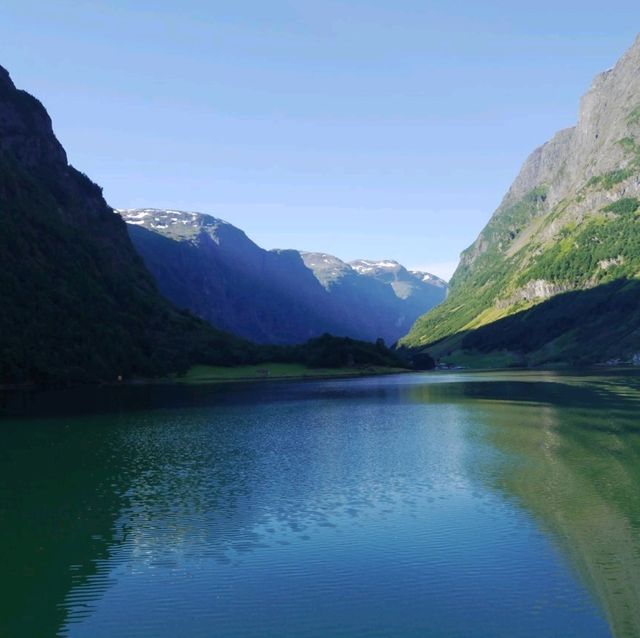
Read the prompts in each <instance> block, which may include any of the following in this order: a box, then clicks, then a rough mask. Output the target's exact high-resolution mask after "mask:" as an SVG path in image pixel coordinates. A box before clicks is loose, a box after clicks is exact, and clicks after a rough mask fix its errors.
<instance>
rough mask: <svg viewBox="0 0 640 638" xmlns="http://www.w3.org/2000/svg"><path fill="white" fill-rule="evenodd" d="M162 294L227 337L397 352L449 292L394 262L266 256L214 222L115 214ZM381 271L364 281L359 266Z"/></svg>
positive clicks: (283, 253)
mask: <svg viewBox="0 0 640 638" xmlns="http://www.w3.org/2000/svg"><path fill="white" fill-rule="evenodd" d="M118 212H119V213H120V215H121V216H122V217H123V219H124V220H125V221H126V222H127V225H128V228H129V235H130V237H131V240H132V242H133V244H134V246H135V247H136V249H137V251H138V252H139V254H140V255H141V256H142V258H143V260H144V262H145V264H146V266H147V267H148V269H149V270H150V271H151V273H152V274H153V275H154V277H155V280H156V282H157V285H158V287H159V289H160V290H161V291H162V292H163V293H164V295H165V296H166V297H167V298H168V299H170V300H171V301H172V302H173V303H174V304H176V305H177V306H178V307H180V308H186V309H189V310H190V311H191V312H193V313H195V314H196V315H198V316H199V317H202V318H203V319H206V320H207V321H209V322H210V323H211V324H213V325H214V326H216V327H218V328H219V329H221V330H226V331H229V332H233V333H234V334H237V335H239V336H241V337H244V338H247V339H251V340H252V341H255V342H258V343H270V344H294V343H301V342H303V341H306V340H308V339H310V338H313V337H317V336H320V335H322V334H324V333H331V334H334V335H337V336H346V337H352V338H354V339H361V340H365V341H375V340H376V339H378V338H383V339H384V340H385V341H386V342H387V343H394V342H395V341H397V339H398V338H400V337H401V336H402V335H403V334H406V332H407V330H408V329H409V328H410V327H411V325H412V324H413V322H414V321H415V320H416V319H417V318H418V317H419V316H420V315H421V314H422V313H424V312H426V311H427V310H428V309H430V308H432V307H433V306H435V305H436V304H437V303H439V302H440V301H442V300H443V299H444V297H445V295H446V289H447V286H446V283H444V282H443V281H442V280H439V279H437V278H436V277H433V276H432V275H427V274H423V273H419V274H417V275H414V274H411V273H409V272H408V271H407V270H406V269H404V268H403V267H402V266H400V265H399V264H396V263H395V262H393V267H392V268H390V269H389V268H387V267H385V266H382V264H389V263H391V262H364V261H362V262H356V263H354V264H347V263H345V262H343V261H341V260H340V259H338V258H336V257H333V256H331V255H327V254H323V253H308V252H300V251H296V250H264V249H263V248H260V247H259V246H258V245H256V244H255V243H254V242H253V241H251V240H250V239H249V238H248V237H247V236H246V235H245V233H244V232H242V231H241V230H239V229H238V228H235V227H234V226H232V225H231V224H229V223H227V222H224V221H222V220H220V219H216V218H214V217H211V216H209V215H203V214H200V213H190V212H182V211H174V210H161V209H133V210H120V211H118ZM365 263H368V264H372V265H373V264H377V265H376V266H375V267H374V268H372V269H371V271H370V272H369V271H367V272H364V271H363V270H362V268H363V266H362V264H365Z"/></svg>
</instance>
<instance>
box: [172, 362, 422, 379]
mask: <svg viewBox="0 0 640 638" xmlns="http://www.w3.org/2000/svg"><path fill="white" fill-rule="evenodd" d="M406 372H410V370H407V369H406V368H392V367H385V366H363V367H358V368H347V367H344V368H310V367H308V366H305V365H303V364H299V363H262V364H259V365H246V366H234V367H222V366H204V365H198V366H194V367H193V368H191V369H190V370H189V371H188V372H187V373H186V374H184V375H174V376H172V377H171V380H172V381H175V382H178V383H212V382H224V381H257V380H274V379H329V378H333V377H364V376H373V375H381V374H399V373H406Z"/></svg>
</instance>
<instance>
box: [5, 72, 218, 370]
mask: <svg viewBox="0 0 640 638" xmlns="http://www.w3.org/2000/svg"><path fill="white" fill-rule="evenodd" d="M0 266H1V267H0V296H1V297H2V300H3V302H2V311H1V312H0V383H3V382H32V381H36V382H39V381H45V382H52V381H55V382H67V381H83V382H86V381H96V380H105V379H108V380H115V379H116V378H117V377H118V376H123V377H126V376H130V375H134V374H144V375H155V374H162V373H165V372H168V371H170V370H176V369H178V368H181V367H184V366H185V365H188V363H189V362H191V361H192V356H200V355H197V353H198V352H199V353H202V356H203V358H206V359H211V358H214V359H215V357H216V354H217V353H218V346H224V347H226V346H227V345H228V343H230V340H228V339H227V338H226V337H223V336H222V335H219V333H217V332H215V331H213V330H212V329H210V328H209V327H207V326H205V325H204V324H203V323H202V322H200V321H198V320H196V319H195V318H190V317H188V316H186V315H181V314H179V313H178V312H177V311H175V310H174V309H173V308H172V307H171V306H170V305H169V304H168V303H167V302H166V301H165V300H164V299H163V298H162V297H161V296H160V295H159V294H158V293H157V291H156V289H155V286H154V283H153V280H152V278H151V277H150V276H149V274H148V273H147V271H146V270H145V268H144V265H143V264H142V261H141V260H140V259H139V257H138V256H137V255H136V253H135V251H134V250H133V247H132V245H131V242H130V241H129V238H128V236H127V232H126V226H125V224H124V223H123V221H122V220H121V219H120V217H119V216H118V215H115V214H114V213H113V211H112V209H111V208H109V207H108V206H107V205H106V203H105V201H104V199H103V197H102V192H101V189H100V188H99V187H98V186H96V185H95V184H94V183H93V182H91V181H90V180H89V178H87V177H86V176H85V175H83V174H82V173H80V172H78V171H77V170H76V169H74V168H73V167H72V166H69V165H68V163H67V158H66V154H65V152H64V149H63V148H62V146H61V145H60V143H59V142H58V140H57V139H56V137H55V135H54V134H53V130H52V125H51V120H50V118H49V116H48V114H47V112H46V111H45V109H44V107H43V106H42V105H41V104H40V102H38V100H36V99H35V98H34V97H32V96H30V95H29V94H27V93H25V92H24V91H19V90H18V89H16V87H15V86H14V84H13V82H12V81H11V79H10V77H9V74H8V72H7V71H6V70H5V69H3V68H2V67H0Z"/></svg>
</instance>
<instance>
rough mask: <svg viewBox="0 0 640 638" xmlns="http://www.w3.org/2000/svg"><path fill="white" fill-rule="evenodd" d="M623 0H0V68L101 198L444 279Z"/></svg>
mask: <svg viewBox="0 0 640 638" xmlns="http://www.w3.org/2000/svg"><path fill="white" fill-rule="evenodd" d="M638 30H640V3H638V2H637V0H635V1H633V2H632V1H617V0H610V1H609V2H605V3H603V2H589V1H587V2H585V1H584V0H581V1H580V2H578V1H575V0H561V1H558V0H554V1H553V2H551V1H548V0H538V1H536V2H528V1H522V2H520V1H518V2H514V1H513V0H510V1H506V0H505V1H493V2H491V1H485V2H479V1H478V0H469V1H467V0H458V1H457V2H451V0H448V1H433V0H349V1H347V0H290V1H287V0H225V1H224V2H222V1H219V0H212V1H205V0H181V1H180V2H176V1H175V0H155V1H153V2H151V1H147V0H135V1H134V0H130V1H128V2H127V1H124V0H109V1H107V0H104V1H103V2H96V1H91V0H82V1H70V0H56V1H55V2H52V1H50V0H41V1H38V2H35V1H33V0H20V1H18V0H3V1H2V3H1V4H0V35H1V37H0V64H2V65H3V66H6V67H7V68H8V69H9V71H10V72H11V73H12V76H13V78H14V80H15V82H16V83H17V84H18V85H19V86H20V87H21V88H25V89H27V90H29V91H30V92H32V93H34V94H35V95H36V96H38V97H39V98H40V99H41V100H42V101H43V102H44V103H45V105H46V106H47V108H48V110H49V112H50V113H51V116H52V117H53V120H54V125H55V129H56V132H57V134H58V137H59V138H60V140H61V141H62V143H63V144H64V145H65V147H66V149H67V151H68V154H69V158H70V160H71V162H72V163H73V164H74V165H76V166H77V167H78V168H80V169H81V170H83V171H84V172H86V173H88V174H89V175H90V176H91V177H92V178H93V179H94V180H95V181H97V182H98V183H100V184H101V185H102V186H103V187H104V192H105V196H106V198H107V199H108V201H109V202H110V203H111V204H112V205H113V206H116V207H137V206H156V207H171V208H179V209H186V210H199V211H202V212H207V213H211V214H214V215H216V216H219V217H222V218H223V219H227V220H228V221H230V222H232V223H234V224H236V225H237V226H240V227H241V228H243V229H244V230H245V231H246V232H247V233H248V234H249V236H251V237H252V238H253V239H254V240H256V241H257V242H258V243H260V244H261V245H263V246H265V247H267V248H272V247H296V248H301V249H306V250H321V251H326V252H330V253H333V254H336V255H338V256H339V257H341V258H343V259H353V258H357V257H368V258H395V259H398V260H399V261H402V262H403V263H405V264H406V265H409V266H422V267H427V268H430V269H431V270H433V271H435V272H436V273H437V274H440V275H444V276H447V275H449V274H450V272H451V270H452V268H453V265H454V264H455V262H456V261H457V257H458V254H459V252H460V251H461V250H462V249H463V248H465V247H466V246H467V245H468V244H469V243H470V242H471V241H473V239H474V238H475V236H476V235H477V233H478V231H479V230H480V229H481V228H482V226H483V225H484V224H485V223H486V221H487V220H488V218H489V216H490V215H491V213H492V211H493V210H494V209H495V208H496V206H497V205H498V203H499V202H500V199H501V198H502V196H503V194H504V192H505V190H506V188H507V187H508V185H509V183H510V182H511V180H512V179H513V177H514V176H515V175H516V173H517V171H518V168H519V166H520V164H521V163H522V161H523V160H524V159H525V157H526V156H527V155H528V153H529V152H530V151H532V150H533V148H535V147H536V146H538V145H540V144H541V143H543V142H544V141H545V140H546V139H548V138H549V137H550V136H551V135H552V134H553V133H554V132H555V131H556V130H557V129H560V128H564V127H566V126H569V125H572V124H573V123H574V121H575V117H576V111H577V105H578V99H579V97H580V95H581V94H582V93H583V92H584V91H585V90H586V89H587V88H588V86H589V85H590V82H591V79H592V77H593V76H594V75H595V74H596V72H598V71H601V70H604V69H605V68H607V67H609V66H611V65H612V64H613V63H614V62H615V60H616V59H617V58H618V57H619V56H620V54H622V53H623V51H624V50H625V49H626V48H628V47H629V46H630V45H631V43H632V42H633V39H634V37H635V35H636V32H637V31H638Z"/></svg>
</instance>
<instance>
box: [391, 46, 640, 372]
mask: <svg viewBox="0 0 640 638" xmlns="http://www.w3.org/2000/svg"><path fill="white" fill-rule="evenodd" d="M401 343H402V345H403V346H405V347H408V348H413V349H421V350H426V351H428V352H429V353H430V354H432V355H434V356H435V357H436V358H439V359H440V360H441V361H443V362H450V363H459V364H469V365H474V364H478V365H492V364H495V365H514V364H515V365H523V364H528V365H540V364H550V363H571V364H586V363H598V362H606V361H608V360H611V359H616V360H617V359H620V360H623V361H629V360H632V359H633V358H634V357H635V356H636V355H637V353H639V352H640V38H639V39H638V40H637V41H636V43H635V44H634V46H633V47H632V48H631V49H630V50H629V51H628V52H627V53H626V54H625V55H624V56H623V57H622V58H621V59H620V61H619V62H618V63H617V64H616V66H615V67H614V68H613V69H610V70H609V71H606V72H605V73H603V74H601V75H599V76H598V77H596V79H595V80H594V83H593V85H592V87H591V89H590V90H589V92H588V93H587V94H586V95H585V97H584V98H583V99H582V102H581V107H580V115H579V120H578V124H577V126H576V127H574V128H571V129H566V130H564V131H561V132H560V133H558V134H557V135H556V136H555V137H554V138H553V139H552V140H551V141H550V142H548V143H547V144H545V145H544V146H542V147H541V148H539V149H537V150H536V151H535V152H534V153H533V154H532V155H531V156H530V157H529V158H528V159H527V161H526V162H525V164H524V166H523V168H522V170H521V172H520V174H519V175H518V177H517V179H516V180H515V182H514V184H513V185H512V186H511V188H510V190H509V192H508V193H507V195H506V196H505V198H504V200H503V202H502V204H501V205H500V207H499V208H498V210H497V211H496V212H495V214H494V215H493V217H492V218H491V220H490V221H489V223H488V224H487V226H486V227H485V229H484V230H483V231H482V232H481V234H480V236H479V237H478V239H477V240H476V241H475V243H474V244H473V245H472V246H471V247H470V248H469V249H467V250H466V251H465V252H464V253H463V254H462V256H461V261H460V265H459V267H458V269H457V271H456V273H455V275H454V277H453V279H452V281H451V286H450V294H449V297H448V299H447V300H446V302H445V303H443V304H442V305H441V306H439V307H437V308H436V309H434V310H433V311H431V312H430V313H428V314H427V315H425V316H423V317H421V318H420V319H419V320H418V321H417V322H416V324H415V325H414V327H413V328H412V330H411V332H410V333H409V334H408V335H407V336H406V337H405V338H404V339H403V340H402V342H401Z"/></svg>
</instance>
